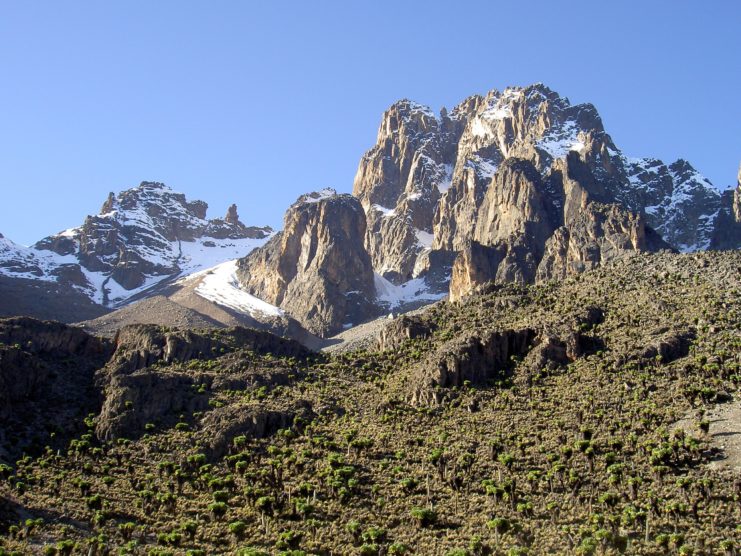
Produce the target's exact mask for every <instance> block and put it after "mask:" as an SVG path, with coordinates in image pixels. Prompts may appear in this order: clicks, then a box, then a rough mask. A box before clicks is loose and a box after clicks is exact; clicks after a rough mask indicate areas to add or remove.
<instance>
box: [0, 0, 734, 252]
mask: <svg viewBox="0 0 741 556" xmlns="http://www.w3.org/2000/svg"><path fill="white" fill-rule="evenodd" d="M0 75H1V76H2V80H1V81H0V193H1V194H0V232H1V233H3V234H4V235H6V236H7V237H9V238H11V239H14V240H15V241H17V242H19V243H24V244H28V243H32V242H34V241H36V240H38V239H40V238H42V237H44V236H46V235H48V234H50V233H54V232H57V231H60V230H62V229H64V228H67V227H71V226H75V225H78V224H80V223H82V221H83V219H84V217H85V215H86V214H90V213H97V211H98V210H99V208H100V205H101V204H102V203H103V201H104V200H105V198H106V195H107V193H108V192H109V191H120V190H122V189H126V188H129V187H132V186H135V185H137V184H138V183H139V182H141V181H142V180H156V181H163V182H165V183H167V184H168V185H170V186H171V187H173V188H174V189H176V190H179V191H182V192H184V193H185V194H186V195H188V197H189V198H200V199H203V200H205V201H207V202H208V203H209V205H210V209H209V216H221V215H222V214H223V213H224V212H225V211H226V207H227V206H228V205H229V204H230V203H232V202H236V203H237V204H238V205H239V212H240V215H241V216H242V220H243V221H244V222H245V223H247V224H270V225H273V226H277V227H280V225H281V221H282V215H283V212H284V210H285V208H286V207H287V206H288V205H289V204H290V203H291V202H293V201H294V200H295V198H296V197H297V196H298V195H299V194H301V193H303V192H306V191H310V190H314V189H318V188H321V187H326V186H330V187H334V188H336V189H337V190H339V191H347V192H349V191H350V190H351V188H352V180H353V177H354V175H355V171H356V169H357V164H358V161H359V159H360V157H361V155H362V154H363V152H364V151H365V150H367V149H368V148H370V147H371V146H372V145H373V143H374V141H375V136H376V132H377V129H378V124H379V122H380V117H381V114H382V112H383V111H384V110H385V109H386V108H387V107H388V106H389V105H390V104H391V103H393V102H394V101H395V100H397V99H399V98H404V97H407V98H411V99H414V100H416V101H418V102H421V103H424V104H428V105H430V106H432V107H433V109H435V110H437V109H439V108H440V107H441V106H447V107H451V106H453V105H455V104H456V103H458V102H459V101H460V100H462V99H463V98H465V97H467V96H470V95H471V94H474V93H485V92H486V91H487V90H489V89H492V88H497V89H500V90H501V89H503V88H504V87H506V86H508V85H527V84H530V83H533V82H538V81H541V82H543V83H545V84H546V85H548V86H549V87H551V88H552V89H554V90H556V91H558V92H559V93H561V94H562V95H566V96H568V97H569V98H570V100H571V101H572V102H592V103H593V104H595V105H596V106H597V109H598V110H599V112H600V114H601V116H602V119H603V121H604V123H605V127H606V129H607V131H608V132H609V133H610V134H611V135H612V137H613V139H614V140H615V142H616V144H617V145H618V147H620V148H621V149H623V151H624V152H625V153H626V154H627V155H629V156H656V157H659V158H662V159H664V160H665V161H667V162H669V161H672V160H674V159H676V158H678V157H683V158H686V159H688V160H689V161H691V162H692V164H693V165H695V167H696V168H698V170H700V171H701V172H703V173H705V174H706V175H707V176H708V177H709V178H710V179H711V180H712V181H713V182H714V183H715V184H716V185H718V186H721V187H723V186H729V185H731V184H732V183H734V182H735V176H736V172H737V169H738V164H739V161H740V160H741V2H739V1H738V0H707V1H705V2H702V3H701V2H699V1H695V2H689V1H683V0H667V1H649V0H643V1H640V2H638V1H625V0H621V1H615V2H593V1H589V2H586V1H584V2H583V1H574V0H571V1H566V0H564V1H555V2H554V1H529V2H527V1H511V2H506V3H505V2H498V1H493V0H491V1H478V2H477V1H462V0H448V1H446V2H439V1H430V0H427V1H414V2H412V1H403V0H396V1H379V0H373V1H364V2H355V1H349V0H344V1H337V2H329V1H321V0H314V1H306V0H303V1H291V0H283V1H281V2H272V1H264V2H262V1H257V0H255V1H246V0H244V1H242V0H234V1H228V0H215V1H211V2H207V1H199V2H195V1H186V0H157V1H156V2H155V1H151V0H141V1H140V0H126V1H123V0H121V1H118V2H112V1H111V2H99V1H92V0H90V1H87V2H82V1H74V0H69V1H64V2H60V1H58V0H53V1H42V0H34V1H32V2H19V1H14V0H0Z"/></svg>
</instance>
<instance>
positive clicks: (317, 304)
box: [237, 189, 376, 336]
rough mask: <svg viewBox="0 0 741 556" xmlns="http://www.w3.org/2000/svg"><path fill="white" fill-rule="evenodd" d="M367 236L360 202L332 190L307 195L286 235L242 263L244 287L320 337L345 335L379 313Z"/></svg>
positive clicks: (289, 216) (287, 222) (290, 214)
mask: <svg viewBox="0 0 741 556" xmlns="http://www.w3.org/2000/svg"><path fill="white" fill-rule="evenodd" d="M365 232H366V223H365V214H364V213H363V209H362V207H361V205H360V202H359V201H358V200H357V199H356V198H355V197H353V196H351V195H338V194H337V193H336V192H335V191H334V190H331V189H325V190H322V191H321V192H317V193H311V194H308V195H303V196H302V197H300V198H299V199H298V201H296V203H294V204H293V205H292V206H291V207H290V208H289V209H288V211H287V212H286V214H285V217H284V228H283V230H282V231H281V232H279V233H278V234H277V235H276V236H275V237H274V238H273V239H271V240H270V241H269V242H268V243H267V244H266V245H265V246H263V247H261V248H259V249H256V250H255V251H253V252H252V253H250V254H249V255H248V256H247V257H245V258H243V259H241V260H240V261H239V263H238V273H237V274H238V276H239V279H240V282H241V285H242V287H243V289H245V290H246V291H248V292H249V293H251V294H252V295H254V296H256V297H258V298H260V299H262V300H264V301H267V302H268V303H271V304H273V305H276V306H278V307H280V308H282V309H284V310H286V311H288V312H290V314H292V315H293V316H294V317H295V318H296V319H297V320H299V322H301V324H303V325H304V326H305V327H306V328H307V329H308V330H309V331H311V332H313V333H314V334H317V335H320V336H327V335H331V334H334V333H336V332H339V331H341V330H342V328H343V325H344V326H346V325H349V324H352V323H358V322H361V320H363V319H366V318H368V316H370V315H372V314H373V313H374V312H375V311H376V309H375V307H374V305H373V301H374V299H375V287H374V282H373V266H372V264H371V258H370V256H369V255H368V253H367V252H366V250H365V248H364V245H363V239H364V237H365Z"/></svg>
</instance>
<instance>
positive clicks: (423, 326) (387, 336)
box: [378, 315, 434, 351]
mask: <svg viewBox="0 0 741 556" xmlns="http://www.w3.org/2000/svg"><path fill="white" fill-rule="evenodd" d="M433 331H434V325H432V324H431V323H429V322H427V321H425V320H423V319H422V318H420V317H409V316H405V315H403V316H401V317H398V318H395V319H394V320H393V321H391V322H390V323H389V324H387V325H386V326H384V327H383V329H382V330H381V332H380V333H379V334H378V349H379V350H380V351H386V350H393V349H396V348H398V347H399V346H400V345H401V344H403V343H404V342H406V341H407V340H414V339H416V338H428V337H429V336H430V335H431V334H432V332H433Z"/></svg>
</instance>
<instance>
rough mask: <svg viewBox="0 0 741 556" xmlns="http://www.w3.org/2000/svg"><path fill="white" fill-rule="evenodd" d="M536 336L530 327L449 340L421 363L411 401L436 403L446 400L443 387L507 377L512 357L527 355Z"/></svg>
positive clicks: (421, 403)
mask: <svg viewBox="0 0 741 556" xmlns="http://www.w3.org/2000/svg"><path fill="white" fill-rule="evenodd" d="M535 337H536V333H535V331H533V330H530V329H524V330H504V331H487V332H483V333H482V334H480V335H476V336H471V337H468V338H464V339H462V340H461V339H457V340H454V341H451V342H448V343H447V344H445V345H443V346H442V347H441V348H439V349H438V350H436V351H435V352H434V353H432V354H431V355H430V356H429V357H428V358H427V359H426V360H425V361H424V362H423V363H422V364H421V365H420V366H419V369H418V371H417V374H416V375H415V378H414V381H413V382H414V384H413V385H412V388H411V392H410V393H409V397H408V399H409V401H410V403H412V404H413V405H431V404H436V403H439V402H440V401H441V400H442V399H443V396H444V391H443V390H442V389H445V388H452V387H460V386H463V385H464V384H465V383H466V382H471V383H473V384H481V383H485V382H486V381H487V380H496V379H502V378H505V377H506V375H507V372H508V370H509V369H510V368H511V366H512V357H521V356H524V355H526V354H527V353H528V352H529V351H530V349H531V348H532V344H533V341H534V339H535Z"/></svg>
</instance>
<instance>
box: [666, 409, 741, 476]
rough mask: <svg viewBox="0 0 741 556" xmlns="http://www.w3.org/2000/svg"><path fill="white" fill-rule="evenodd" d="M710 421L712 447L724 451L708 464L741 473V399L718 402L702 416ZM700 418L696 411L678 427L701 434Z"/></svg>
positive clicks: (711, 466) (709, 432)
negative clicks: (719, 456)
mask: <svg viewBox="0 0 741 556" xmlns="http://www.w3.org/2000/svg"><path fill="white" fill-rule="evenodd" d="M702 420H705V421H707V422H708V423H709V425H710V428H709V430H708V437H709V438H710V446H711V448H715V449H717V450H719V451H720V452H721V453H722V456H723V457H721V458H719V459H716V460H715V461H713V462H711V463H710V464H708V467H709V468H710V469H714V470H718V471H733V472H734V473H739V474H741V399H735V400H733V401H731V402H728V403H724V404H718V405H716V406H715V407H714V408H713V409H711V410H709V411H706V412H705V414H704V415H703V417H702ZM699 422H700V419H699V418H698V416H697V415H696V413H695V412H692V414H691V415H687V416H685V417H684V418H683V419H682V420H681V421H678V422H677V427H678V428H682V429H685V430H686V431H687V432H690V433H692V434H695V435H697V434H699V432H700V431H699V428H698V424H699Z"/></svg>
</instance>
